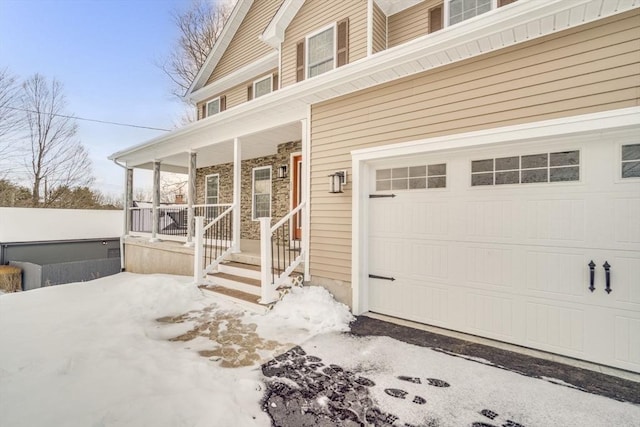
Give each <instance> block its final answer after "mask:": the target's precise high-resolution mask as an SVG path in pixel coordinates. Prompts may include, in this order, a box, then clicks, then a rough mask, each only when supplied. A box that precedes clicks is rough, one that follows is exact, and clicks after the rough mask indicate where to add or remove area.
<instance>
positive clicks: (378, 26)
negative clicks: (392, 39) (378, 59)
mask: <svg viewBox="0 0 640 427" xmlns="http://www.w3.org/2000/svg"><path fill="white" fill-rule="evenodd" d="M386 48H387V15H385V14H384V12H383V11H382V9H380V8H379V7H378V5H377V4H375V3H374V4H373V49H372V51H373V53H376V52H380V51H383V50H385V49H386Z"/></svg>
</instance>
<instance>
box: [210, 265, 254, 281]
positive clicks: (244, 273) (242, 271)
mask: <svg viewBox="0 0 640 427" xmlns="http://www.w3.org/2000/svg"><path fill="white" fill-rule="evenodd" d="M218 271H219V272H220V273H227V274H233V275H234V276H240V277H246V278H248V279H256V280H260V272H259V271H255V270H249V269H246V268H240V267H231V266H228V265H225V264H219V265H218Z"/></svg>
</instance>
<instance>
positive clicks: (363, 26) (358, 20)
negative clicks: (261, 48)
mask: <svg viewBox="0 0 640 427" xmlns="http://www.w3.org/2000/svg"><path fill="white" fill-rule="evenodd" d="M344 18H349V58H348V62H354V61H357V60H358V59H361V58H364V57H366V56H367V0H349V1H344V0H307V1H305V3H304V5H303V6H302V7H301V8H300V10H299V11H298V14H297V15H296V17H295V18H294V19H293V21H291V24H290V25H289V27H288V28H287V30H286V31H285V37H284V42H283V43H282V64H281V70H282V87H285V86H289V85H292V84H295V83H296V44H297V43H298V42H299V41H300V40H303V39H304V38H305V36H307V35H308V34H311V33H313V32H314V31H316V30H319V29H321V28H322V27H326V26H327V25H329V24H331V23H335V22H338V21H340V20H342V19H344Z"/></svg>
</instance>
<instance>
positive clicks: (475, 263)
mask: <svg viewBox="0 0 640 427" xmlns="http://www.w3.org/2000/svg"><path fill="white" fill-rule="evenodd" d="M459 246H460V249H461V250H462V251H463V253H465V255H466V256H464V258H462V259H461V260H460V261H462V262H461V264H462V265H459V266H456V268H460V269H461V271H466V272H467V277H466V279H467V282H468V283H471V284H480V285H483V287H486V286H484V285H492V286H500V287H511V286H513V283H514V278H515V277H514V275H515V272H514V271H513V268H514V266H515V265H516V262H515V258H516V256H515V254H514V250H513V248H509V247H504V246H497V245H494V246H489V245H464V246H463V245H459Z"/></svg>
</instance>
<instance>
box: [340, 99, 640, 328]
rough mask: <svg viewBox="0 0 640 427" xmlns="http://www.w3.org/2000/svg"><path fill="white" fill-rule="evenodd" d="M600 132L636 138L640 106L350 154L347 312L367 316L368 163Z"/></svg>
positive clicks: (598, 135) (639, 121) (639, 127)
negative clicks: (349, 306)
mask: <svg viewBox="0 0 640 427" xmlns="http://www.w3.org/2000/svg"><path fill="white" fill-rule="evenodd" d="M604 132H607V133H611V132H633V133H634V134H637V135H638V137H639V138H640V107H630V108H624V109H620V110H611V111H605V112H601V113H593V114H585V115H581V116H574V117H567V118H562V119H553V120H545V121H540V122H533V123H526V124H522V125H515V126H506V127H501V128H495V129H488V130H483V131H476V132H468V133H463V134H457V135H447V136H442V137H435V138H428V139H422V140H418V141H412V142H407V143H403V144H389V145H385V146H380V147H374V148H368V149H362V150H355V151H352V152H351V156H352V188H353V195H352V224H354V227H353V228H352V231H351V239H352V241H351V252H352V264H351V287H352V305H353V306H352V311H353V313H354V314H356V315H357V314H362V313H365V312H367V311H368V295H367V289H366V287H365V286H362V285H361V284H362V283H366V275H367V274H368V265H367V260H366V258H367V257H366V256H365V254H366V248H367V245H368V238H367V233H368V229H369V226H368V225H369V224H368V220H367V218H368V216H367V215H366V213H367V211H368V198H367V197H368V194H369V178H370V174H371V173H372V167H371V166H372V163H375V161H377V160H382V159H389V158H394V157H406V156H412V155H417V154H423V153H429V152H442V151H447V152H449V151H456V150H461V149H469V148H479V147H490V146H492V145H497V144H501V143H505V142H513V143H516V142H518V143H522V142H534V141H540V140H544V139H561V138H570V137H577V136H584V137H587V136H588V137H590V138H599V137H600V135H601V134H602V133H604Z"/></svg>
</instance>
